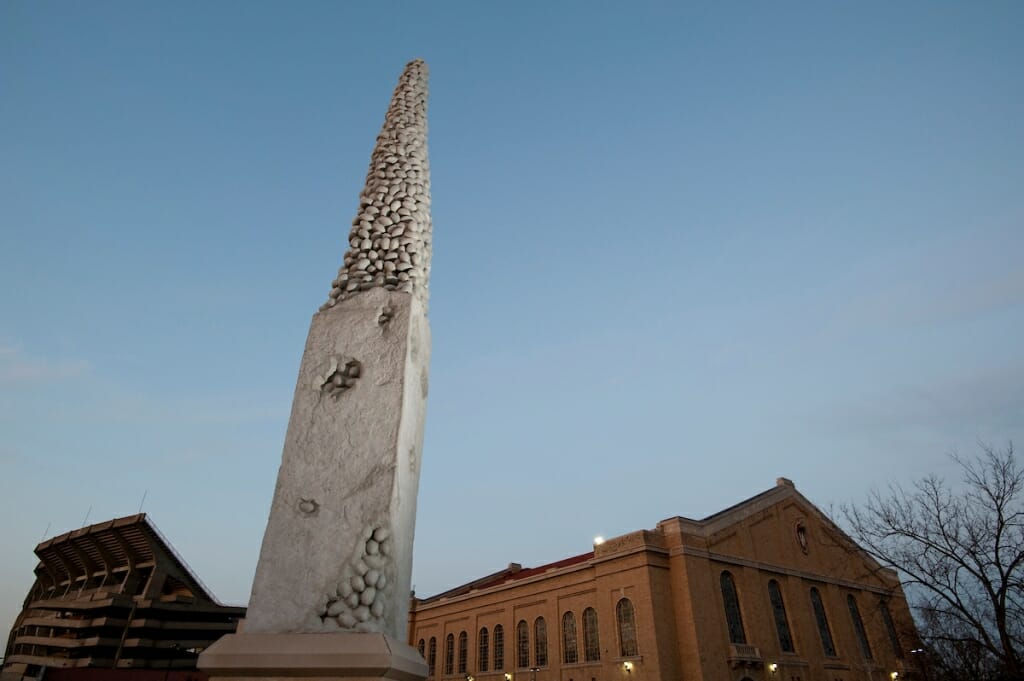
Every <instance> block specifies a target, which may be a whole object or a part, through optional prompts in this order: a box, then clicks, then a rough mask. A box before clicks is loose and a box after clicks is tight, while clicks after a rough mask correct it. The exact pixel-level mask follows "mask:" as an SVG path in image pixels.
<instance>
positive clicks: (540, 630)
mask: <svg viewBox="0 0 1024 681" xmlns="http://www.w3.org/2000/svg"><path fill="white" fill-rule="evenodd" d="M533 666H535V667H547V666H548V624H547V622H545V621H544V618H543V617H538V618H537V619H535V620H534V621H533Z"/></svg>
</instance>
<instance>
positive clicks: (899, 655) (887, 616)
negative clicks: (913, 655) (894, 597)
mask: <svg viewBox="0 0 1024 681" xmlns="http://www.w3.org/2000/svg"><path fill="white" fill-rule="evenodd" d="M878 606H879V609H880V610H881V611H882V621H883V622H885V631H886V633H888V634H889V644H890V645H891V646H892V652H893V655H895V656H896V659H898V660H902V659H903V646H901V645H900V637H899V635H898V634H897V633H896V625H895V624H893V622H892V613H891V612H889V604H888V603H886V602H885V601H879V602H878Z"/></svg>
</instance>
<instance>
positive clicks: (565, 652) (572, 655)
mask: <svg viewBox="0 0 1024 681" xmlns="http://www.w3.org/2000/svg"><path fill="white" fill-rule="evenodd" d="M562 662H564V663H565V664H576V663H577V662H579V648H578V647H577V645H576V615H574V614H572V611H571V610H570V611H567V612H566V613H565V614H564V615H562Z"/></svg>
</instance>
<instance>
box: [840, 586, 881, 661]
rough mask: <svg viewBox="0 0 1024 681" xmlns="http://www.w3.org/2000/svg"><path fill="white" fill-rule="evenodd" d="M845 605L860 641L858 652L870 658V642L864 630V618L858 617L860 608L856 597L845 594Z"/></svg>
mask: <svg viewBox="0 0 1024 681" xmlns="http://www.w3.org/2000/svg"><path fill="white" fill-rule="evenodd" d="M846 607H848V608H849V609H850V619H851V620H853V630H854V631H855V632H857V641H858V642H859V643H860V652H862V653H863V654H864V659H865V660H871V659H873V658H874V656H873V655H872V654H871V643H869V642H868V632H866V631H864V620H862V619H861V618H860V608H858V607H857V599H855V598H854V597H853V594H848V595H847V596H846Z"/></svg>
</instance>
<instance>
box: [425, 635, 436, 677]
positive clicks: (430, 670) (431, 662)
mask: <svg viewBox="0 0 1024 681" xmlns="http://www.w3.org/2000/svg"><path fill="white" fill-rule="evenodd" d="M436 668H437V639H436V638H434V637H433V636H431V637H430V649H429V652H428V653H427V676H433V675H434V671H435V670H436Z"/></svg>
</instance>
